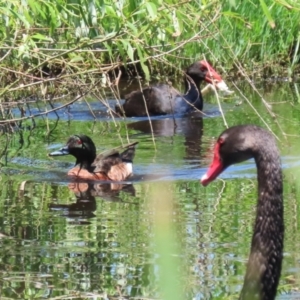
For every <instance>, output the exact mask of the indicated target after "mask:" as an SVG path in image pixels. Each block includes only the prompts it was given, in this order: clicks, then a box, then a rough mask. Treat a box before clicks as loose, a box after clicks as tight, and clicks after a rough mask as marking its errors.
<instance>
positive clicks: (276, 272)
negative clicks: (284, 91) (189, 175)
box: [201, 125, 284, 300]
mask: <svg viewBox="0 0 300 300" xmlns="http://www.w3.org/2000/svg"><path fill="white" fill-rule="evenodd" d="M249 158H254V160H255V163H256V166H257V180H258V202H257V213H256V219H255V224H254V232H253V236H252V242H251V251H250V256H249V261H248V265H247V271H246V275H245V280H244V285H243V289H242V292H241V295H240V299H242V300H273V299H275V296H276V291H277V286H278V283H279V279H280V273H281V264H282V256H283V238H284V220H283V196H282V194H283V187H282V171H281V163H280V154H279V151H278V148H277V146H276V143H275V139H274V137H273V136H272V135H271V133H269V132H268V131H266V130H264V129H262V128H260V127H257V126H254V125H240V126H234V127H231V128H229V129H227V130H225V131H224V132H223V133H222V134H221V135H220V137H219V138H218V141H217V144H216V146H215V153H214V160H213V162H212V164H211V166H210V168H209V170H208V171H207V173H206V174H205V175H204V176H203V177H202V179H201V182H202V184H203V185H206V184H208V183H209V182H211V181H212V180H214V179H215V178H216V177H217V176H218V175H219V174H220V173H221V172H222V171H223V170H225V169H226V168H227V167H228V166H230V165H232V164H234V163H238V162H241V161H244V160H247V159H249Z"/></svg>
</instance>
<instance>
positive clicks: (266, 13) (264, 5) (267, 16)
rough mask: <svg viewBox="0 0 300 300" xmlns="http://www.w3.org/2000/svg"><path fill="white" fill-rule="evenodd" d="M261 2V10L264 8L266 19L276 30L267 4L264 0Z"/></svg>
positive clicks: (260, 0)
mask: <svg viewBox="0 0 300 300" xmlns="http://www.w3.org/2000/svg"><path fill="white" fill-rule="evenodd" d="M259 2H260V5H261V8H262V10H263V12H264V14H265V16H266V18H267V19H268V21H269V24H270V26H271V28H275V26H276V25H275V22H274V20H273V18H272V16H271V14H270V11H269V9H268V7H267V5H266V2H265V1H264V0H259Z"/></svg>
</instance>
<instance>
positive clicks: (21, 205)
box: [0, 166, 300, 299]
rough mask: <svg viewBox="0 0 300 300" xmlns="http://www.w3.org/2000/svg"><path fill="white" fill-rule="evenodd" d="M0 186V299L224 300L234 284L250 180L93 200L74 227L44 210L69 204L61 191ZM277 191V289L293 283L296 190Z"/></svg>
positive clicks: (245, 241)
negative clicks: (281, 233)
mask: <svg viewBox="0 0 300 300" xmlns="http://www.w3.org/2000/svg"><path fill="white" fill-rule="evenodd" d="M253 168H254V166H253ZM2 184H3V189H2V190H1V193H0V233H3V234H5V235H7V236H8V237H9V238H5V237H2V238H1V239H0V245H1V247H0V257H1V261H0V274H1V277H2V278H3V279H2V284H1V296H2V297H5V296H6V297H11V298H9V299H14V298H15V297H16V295H18V296H19V298H20V299H26V297H25V295H26V294H27V293H31V295H36V297H37V294H38V293H42V292H43V293H49V292H51V295H52V297H55V296H57V297H58V296H61V297H64V299H67V296H68V295H73V296H75V295H77V297H78V298H76V299H90V298H92V295H93V296H94V298H93V299H107V298H105V297H104V295H105V294H107V296H116V297H117V299H123V298H121V295H122V296H124V297H126V296H127V297H128V299H145V298H148V299H192V298H194V297H195V295H198V294H201V295H203V299H234V298H233V297H232V295H233V294H235V293H236V294H238V290H239V288H240V287H241V285H242V282H243V278H244V273H245V267H246V264H245V262H246V259H247V258H248V255H249V250H250V249H249V245H250V241H251V235H252V232H253V228H252V224H253V222H254V216H255V209H256V208H255V199H256V195H253V190H255V187H254V185H255V184H256V181H255V179H253V180H252V179H248V180H247V179H245V178H244V179H236V180H226V182H225V183H224V182H222V181H217V182H215V184H214V185H212V186H209V187H207V188H206V189H203V188H202V187H201V186H200V184H199V182H198V181H193V182H191V181H178V182H162V183H151V184H149V183H139V184H135V188H136V190H137V191H138V192H137V194H138V196H135V197H131V198H130V199H128V193H126V192H124V193H123V192H120V201H105V199H104V198H101V197H97V198H96V206H95V211H94V214H95V217H94V218H91V219H88V220H89V222H88V223H87V222H85V223H81V224H84V225H79V223H77V222H76V223H74V218H69V217H68V216H67V215H66V216H65V217H63V216H62V215H61V211H55V210H54V211H53V210H51V209H50V207H49V206H50V205H52V204H61V205H69V204H71V203H74V201H76V199H77V198H76V196H75V195H74V194H73V192H72V191H70V190H69V188H68V187H67V186H61V185H50V184H47V183H36V182H27V183H26V184H25V185H22V188H21V183H20V182H18V181H17V180H14V181H13V180H11V178H9V177H6V176H3V177H2ZM285 186H287V187H288V188H287V189H286V192H285V193H286V194H288V195H286V203H285V204H286V209H285V219H286V239H285V253H287V254H288V255H286V256H285V258H284V267H283V273H282V278H281V281H280V286H281V288H280V290H281V291H287V290H290V289H291V287H293V286H294V287H295V288H297V287H298V286H299V282H300V281H299V278H298V276H297V273H298V272H297V271H296V272H295V276H293V277H291V276H288V275H290V274H291V271H290V270H291V269H293V270H294V268H295V266H296V265H297V260H298V259H299V251H298V249H299V245H298V242H297V241H299V238H300V237H299V230H298V228H297V219H299V216H298V215H297V210H296V207H297V203H296V202H295V199H297V194H298V187H297V185H295V183H294V182H293V180H290V178H289V182H288V181H286V182H285ZM21 189H23V190H22V191H21ZM220 192H221V194H220ZM298 198H299V197H298ZM128 200H129V201H128ZM78 218H84V216H83V215H78ZM174 282H176V285H175V286H174ZM158 287H160V288H161V289H162V291H163V293H162V292H161V291H160V290H159V289H158ZM174 293H176V297H175V296H174ZM168 296H169V297H168ZM32 297H33V296H31V297H28V298H30V299H31V298H32ZM89 297H90V298H89ZM95 297H96V298H95ZM97 297H98V298H97ZM226 297H227V298H226ZM228 297H230V298H228Z"/></svg>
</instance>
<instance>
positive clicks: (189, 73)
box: [116, 60, 228, 117]
mask: <svg viewBox="0 0 300 300" xmlns="http://www.w3.org/2000/svg"><path fill="white" fill-rule="evenodd" d="M203 80H205V81H206V82H208V83H211V84H215V86H216V87H217V89H219V90H221V91H228V87H227V85H226V83H225V82H224V81H223V80H222V77H221V76H220V75H219V74H218V73H217V72H216V71H215V70H214V69H213V67H212V66H211V65H210V64H209V63H208V62H207V61H204V60H202V61H197V62H195V63H193V64H192V65H191V66H189V67H188V68H187V70H186V76H185V94H181V93H180V92H179V91H177V90H176V89H175V88H173V87H172V86H170V85H167V84H158V85H153V86H150V87H146V88H144V89H143V90H142V91H140V90H137V91H133V92H131V93H130V94H128V95H126V96H125V103H124V104H123V105H122V106H119V105H117V106H116V112H117V113H118V114H120V115H125V116H127V117H142V116H147V115H148V114H149V115H150V116H158V115H167V114H184V113H188V112H191V111H194V110H200V111H202V109H203V99H202V95H201V90H200V83H201V82H202V81H203Z"/></svg>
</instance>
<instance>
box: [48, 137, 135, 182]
mask: <svg viewBox="0 0 300 300" xmlns="http://www.w3.org/2000/svg"><path fill="white" fill-rule="evenodd" d="M137 144H138V142H134V143H131V144H127V145H124V146H120V147H117V148H113V149H111V150H108V151H105V152H103V153H100V154H99V155H96V147H95V144H94V142H93V141H92V139H91V138H90V137H88V136H86V135H73V136H71V137H70V138H69V139H68V141H67V144H66V145H65V146H64V147H63V148H61V149H60V150H57V151H54V152H52V153H50V154H49V156H61V155H68V154H70V155H73V156H74V157H75V158H76V163H75V167H74V168H72V169H71V170H70V171H69V172H68V175H70V176H74V177H77V178H83V179H90V180H102V181H123V180H125V179H127V178H128V177H129V176H130V175H131V174H132V169H133V168H132V161H133V158H134V154H135V146H136V145H137ZM121 150H123V152H120V151H121Z"/></svg>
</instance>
